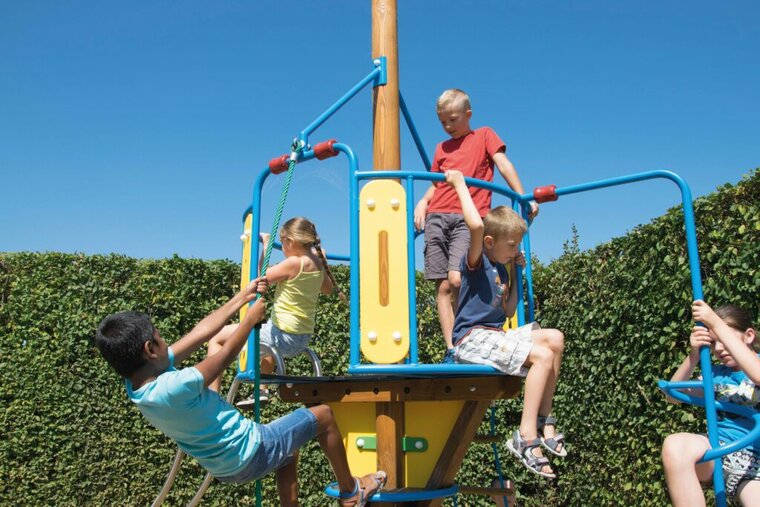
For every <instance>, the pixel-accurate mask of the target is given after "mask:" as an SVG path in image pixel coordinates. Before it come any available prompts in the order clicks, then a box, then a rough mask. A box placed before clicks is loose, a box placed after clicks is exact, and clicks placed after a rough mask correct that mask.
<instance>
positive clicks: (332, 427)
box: [309, 405, 377, 493]
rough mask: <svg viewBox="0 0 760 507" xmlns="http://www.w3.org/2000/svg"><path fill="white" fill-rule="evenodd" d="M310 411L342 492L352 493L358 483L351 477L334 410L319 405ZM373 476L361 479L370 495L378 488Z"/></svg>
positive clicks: (321, 444) (369, 475)
mask: <svg viewBox="0 0 760 507" xmlns="http://www.w3.org/2000/svg"><path fill="white" fill-rule="evenodd" d="M309 410H311V412H312V413H313V414H314V415H315V416H316V418H317V440H318V441H319V446H320V447H321V448H322V451H324V453H325V456H327V461H329V462H330V466H332V469H333V473H335V478H336V479H337V480H338V488H339V489H340V492H341V493H352V492H353V491H354V488H355V486H356V481H355V480H354V477H353V476H352V475H351V469H350V468H349V466H348V459H347V458H346V448H345V447H344V446H343V438H342V437H341V436H340V431H339V430H338V424H337V422H336V421H335V416H334V415H333V412H332V409H331V408H330V407H329V406H327V405H317V406H315V407H310V408H309ZM373 475H374V474H368V475H365V476H364V477H361V478H360V479H359V481H360V482H361V485H362V487H363V488H366V490H367V492H368V493H369V492H371V491H374V490H375V489H376V488H377V484H376V483H375V481H374V480H373Z"/></svg>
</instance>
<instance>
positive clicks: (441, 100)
mask: <svg viewBox="0 0 760 507" xmlns="http://www.w3.org/2000/svg"><path fill="white" fill-rule="evenodd" d="M435 106H436V110H437V111H438V112H441V111H451V110H457V111H469V110H470V109H472V106H470V97H469V96H468V95H467V94H466V93H465V92H463V91H462V90H460V89H459V88H450V89H448V90H446V91H444V92H443V93H442V94H441V96H440V97H438V101H437V102H436V104H435Z"/></svg>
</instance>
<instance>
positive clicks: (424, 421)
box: [404, 401, 464, 488]
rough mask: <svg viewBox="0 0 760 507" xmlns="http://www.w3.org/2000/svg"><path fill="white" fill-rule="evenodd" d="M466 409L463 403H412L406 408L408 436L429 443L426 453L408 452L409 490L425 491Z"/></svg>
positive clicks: (406, 431) (405, 428)
mask: <svg viewBox="0 0 760 507" xmlns="http://www.w3.org/2000/svg"><path fill="white" fill-rule="evenodd" d="M463 406H464V401H413V402H407V403H405V404H404V413H405V418H406V420H405V422H404V425H405V426H404V433H405V436H407V437H422V438H425V439H427V441H428V448H427V450H426V451H425V452H407V453H406V454H405V455H404V474H405V477H404V481H405V482H404V484H405V485H406V487H409V488H424V487H425V485H426V484H427V481H428V479H429V478H430V474H431V473H432V472H433V468H435V464H436V463H437V462H438V457H439V456H440V455H441V451H443V446H444V445H446V441H447V440H448V438H449V434H450V433H451V430H452V428H453V427H454V423H456V420H457V418H458V417H459V413H460V412H461V411H462V407H463Z"/></svg>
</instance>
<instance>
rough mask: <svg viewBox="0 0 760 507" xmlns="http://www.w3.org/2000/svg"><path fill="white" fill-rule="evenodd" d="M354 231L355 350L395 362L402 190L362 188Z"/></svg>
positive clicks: (404, 312)
mask: <svg viewBox="0 0 760 507" xmlns="http://www.w3.org/2000/svg"><path fill="white" fill-rule="evenodd" d="M359 231H360V238H359V257H360V263H361V264H360V266H359V276H360V280H361V282H360V283H361V291H360V296H359V297H360V309H361V312H360V332H361V341H360V342H361V351H362V353H363V354H364V356H365V357H366V358H367V360H368V361H370V362H373V363H377V364H392V363H398V362H399V361H401V360H403V359H404V358H405V357H406V356H407V354H408V353H409V292H408V287H407V280H408V273H407V262H408V261H407V255H406V246H407V245H406V239H407V238H406V193H405V192H404V188H403V187H402V186H401V185H400V184H399V183H398V182H396V181H392V180H376V181H372V182H370V183H368V184H367V185H365V186H364V188H362V191H361V193H360V194H359ZM397 339H398V341H397Z"/></svg>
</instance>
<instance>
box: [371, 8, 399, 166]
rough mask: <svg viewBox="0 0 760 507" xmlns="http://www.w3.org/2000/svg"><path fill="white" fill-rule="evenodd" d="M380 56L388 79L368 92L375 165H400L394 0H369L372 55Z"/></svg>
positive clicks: (396, 31) (396, 33) (396, 19)
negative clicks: (370, 1)
mask: <svg viewBox="0 0 760 507" xmlns="http://www.w3.org/2000/svg"><path fill="white" fill-rule="evenodd" d="M380 56H384V57H385V58H386V59H387V64H388V83H387V84H386V85H385V86H378V87H376V88H374V91H373V94H372V117H373V135H374V138H373V147H374V158H373V161H374V164H373V167H374V168H375V169H382V170H391V169H392V170H398V169H401V141H400V137H399V98H398V16H397V10H396V0H372V58H377V57H380Z"/></svg>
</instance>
